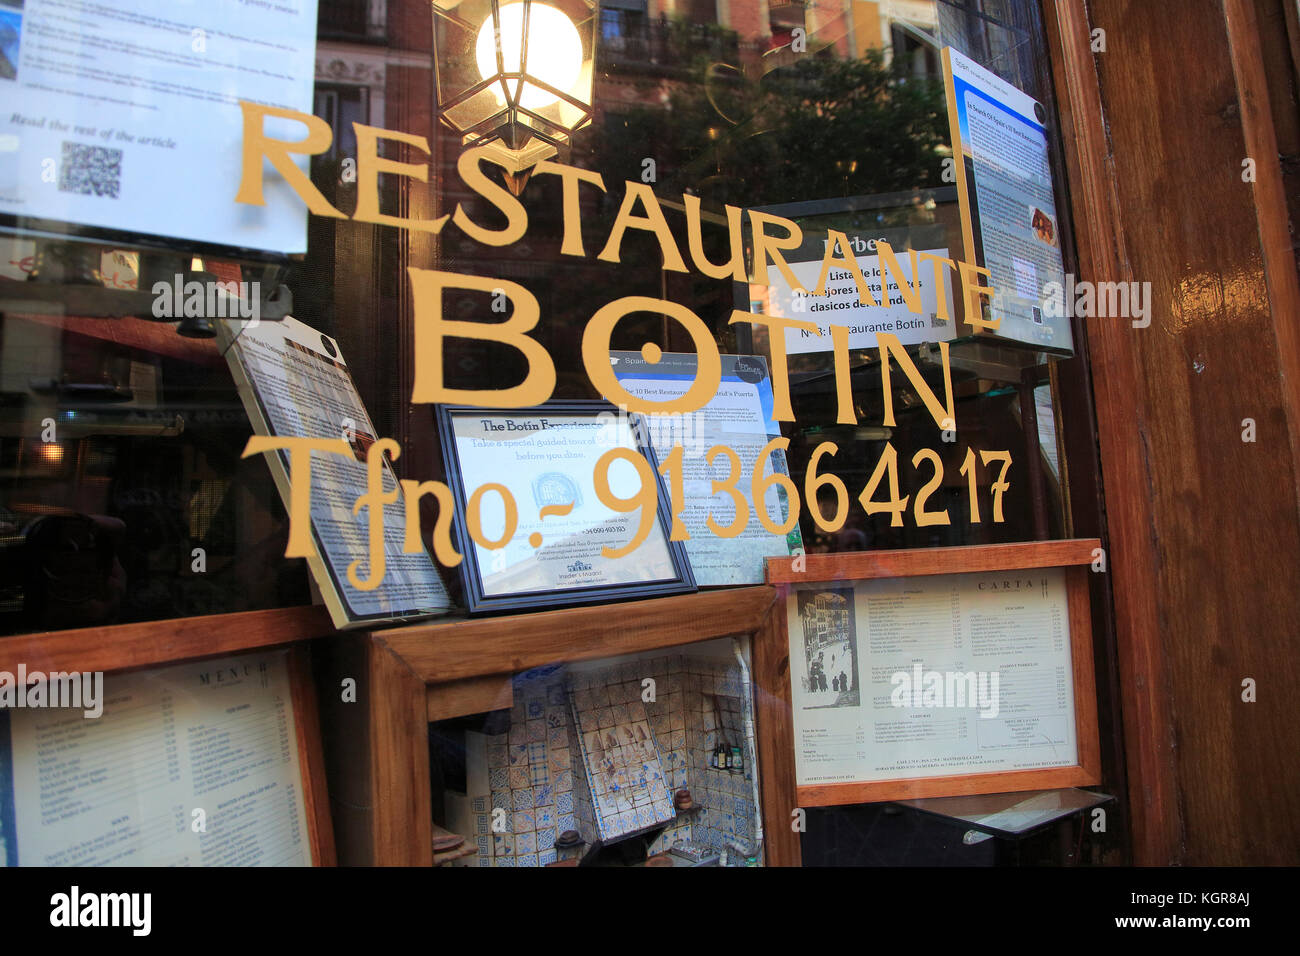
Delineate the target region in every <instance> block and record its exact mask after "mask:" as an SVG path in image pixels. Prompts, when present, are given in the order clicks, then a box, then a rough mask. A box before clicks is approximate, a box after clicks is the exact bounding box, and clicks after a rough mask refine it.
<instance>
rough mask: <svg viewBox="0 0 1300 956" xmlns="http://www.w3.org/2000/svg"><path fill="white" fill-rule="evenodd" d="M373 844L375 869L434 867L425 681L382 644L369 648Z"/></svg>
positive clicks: (371, 644)
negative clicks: (380, 867) (386, 867)
mask: <svg viewBox="0 0 1300 956" xmlns="http://www.w3.org/2000/svg"><path fill="white" fill-rule="evenodd" d="M367 659H368V665H369V666H368V671H369V677H370V682H369V688H370V693H369V694H368V700H367V701H366V703H365V706H366V710H367V714H368V718H369V727H368V728H367V730H368V734H369V740H370V806H371V807H372V808H373V810H372V812H371V814H370V826H371V833H370V839H371V842H372V845H373V847H374V857H373V859H372V860H370V861H368V862H371V863H373V864H375V865H377V866H433V794H432V792H431V789H430V786H429V733H428V728H429V725H428V723H427V722H426V719H425V689H424V681H422V680H420V679H419V678H418V677H417V676H416V675H415V674H413V673H412V672H411V670H410V668H408V667H407V666H406V665H405V664H404V663H403V662H402V660H401V659H400V658H399V657H397V656H396V655H394V654H393V653H392V651H391V650H390V649H389V648H388V647H387V646H386V645H385V644H384V642H383V641H382V640H379V639H377V638H371V640H370V642H369V644H368V645H367Z"/></svg>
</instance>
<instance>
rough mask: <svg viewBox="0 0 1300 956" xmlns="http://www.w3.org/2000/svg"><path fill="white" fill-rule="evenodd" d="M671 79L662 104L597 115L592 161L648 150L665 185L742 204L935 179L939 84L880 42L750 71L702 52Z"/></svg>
mask: <svg viewBox="0 0 1300 956" xmlns="http://www.w3.org/2000/svg"><path fill="white" fill-rule="evenodd" d="M669 88H670V90H671V92H669V93H668V97H667V101H666V102H664V103H663V104H662V105H659V104H655V105H652V106H648V105H637V106H635V107H633V108H631V109H630V110H629V111H627V112H621V113H620V114H619V115H617V116H614V115H610V116H609V117H608V120H609V121H607V122H597V123H596V124H595V129H594V130H593V132H592V134H591V135H592V140H591V149H592V152H593V154H594V155H593V159H594V161H595V162H594V164H593V165H594V166H595V168H597V169H621V168H626V167H627V166H628V164H629V159H630V158H632V157H641V156H650V157H652V158H653V159H654V160H655V164H656V166H657V172H658V182H659V188H658V190H657V191H658V192H659V193H660V194H661V195H666V194H668V193H670V192H673V191H677V190H683V191H684V190H690V191H691V192H694V193H697V194H699V195H701V196H702V197H706V198H713V199H716V200H719V201H725V202H729V203H732V204H733V205H742V206H743V205H766V204H771V203H778V202H791V201H797V200H802V199H822V198H828V197H834V196H852V195H870V194H873V193H882V192H892V191H897V190H904V189H913V188H917V187H927V186H938V185H941V173H942V169H941V158H940V153H939V149H940V147H942V146H944V145H945V144H946V142H947V135H946V123H947V121H946V113H945V108H944V96H943V89H942V85H941V84H938V83H936V82H934V81H930V80H925V79H920V78H916V77H907V78H904V77H903V76H902V74H901V73H899V72H897V71H895V70H893V69H891V68H890V67H888V66H886V65H885V63H884V60H883V56H882V54H881V53H880V51H874V50H873V51H870V52H869V53H868V54H867V55H866V56H865V57H864V58H862V59H857V60H839V59H830V58H822V57H817V56H812V55H809V56H806V57H803V58H801V59H799V60H797V61H796V62H795V63H794V64H793V65H791V66H787V67H782V68H780V69H777V70H773V71H771V72H769V73H767V74H766V75H764V76H762V77H761V78H759V79H757V80H755V79H752V78H750V77H748V76H746V75H745V74H743V73H742V72H741V71H740V70H738V69H737V68H735V67H733V66H729V65H726V64H722V63H717V62H709V61H708V60H706V59H705V58H703V57H700V58H697V59H696V60H695V61H694V64H693V65H692V66H691V67H690V69H689V70H688V71H687V78H686V79H685V81H684V82H674V83H671V85H670V87H669Z"/></svg>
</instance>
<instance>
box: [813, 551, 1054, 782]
mask: <svg viewBox="0 0 1300 956" xmlns="http://www.w3.org/2000/svg"><path fill="white" fill-rule="evenodd" d="M787 614H788V621H789V635H790V677H791V690H792V701H793V706H794V729H795V771H796V781H797V783H798V784H799V785H800V786H804V785H812V784H829V783H849V782H852V783H859V782H874V781H885V780H904V779H907V780H910V779H916V778H924V777H942V776H953V775H961V774H980V773H1002V772H1007V771H1016V770H1033V769H1043V768H1052V767H1071V766H1074V765H1075V764H1076V763H1078V756H1079V746H1078V741H1077V739H1076V722H1075V700H1074V678H1073V666H1072V656H1071V645H1070V617H1069V609H1068V601H1067V594H1066V572H1065V570H1064V569H1062V568H1052V569H1041V568H1035V569H1032V570H1018V571H996V572H978V573H965V574H944V575H926V576H918V577H906V578H877V579H871V580H862V581H843V582H835V583H824V584H806V585H804V584H799V585H795V586H793V587H791V588H790V590H789V593H788V601H787Z"/></svg>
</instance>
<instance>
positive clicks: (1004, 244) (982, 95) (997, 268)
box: [943, 47, 1074, 355]
mask: <svg viewBox="0 0 1300 956" xmlns="http://www.w3.org/2000/svg"><path fill="white" fill-rule="evenodd" d="M943 75H944V86H945V89H946V91H947V94H948V122H949V124H950V126H951V130H952V143H953V151H954V152H955V153H957V154H958V155H959V156H960V162H961V169H960V170H959V172H958V175H957V202H958V206H959V207H960V210H961V231H962V246H963V253H964V258H965V261H967V262H971V263H975V264H977V265H980V266H983V267H984V268H986V269H988V270H989V276H988V281H989V283H990V284H991V285H992V286H993V288H994V289H995V290H996V294H995V295H994V296H993V297H992V300H991V301H990V302H988V303H986V305H987V307H988V309H989V314H990V316H991V317H993V318H997V319H1000V324H999V326H998V328H997V330H996V331H994V332H990V333H987V334H988V335H989V336H990V337H992V338H995V339H999V340H1004V341H1008V342H1019V343H1024V344H1026V345H1030V346H1033V347H1034V348H1036V349H1042V350H1044V351H1050V352H1054V353H1056V354H1065V355H1071V354H1073V352H1074V338H1073V334H1072V333H1071V331H1070V321H1069V319H1068V317H1067V314H1066V312H1065V311H1064V310H1059V309H1052V308H1049V307H1048V301H1049V298H1050V297H1049V295H1048V293H1047V292H1046V291H1045V289H1046V287H1048V286H1049V285H1052V284H1056V288H1057V289H1060V288H1061V287H1062V286H1064V284H1065V281H1066V280H1065V266H1064V263H1063V261H1062V259H1061V235H1060V222H1059V221H1058V219H1057V216H1056V199H1055V194H1054V192H1053V189H1052V170H1051V163H1050V160H1049V153H1048V140H1047V126H1046V123H1047V112H1046V110H1044V108H1043V105H1042V104H1041V103H1039V102H1037V101H1036V100H1034V99H1033V97H1031V96H1029V95H1028V94H1027V93H1024V92H1022V91H1020V90H1018V89H1016V87H1014V86H1012V85H1011V84H1010V83H1008V82H1006V81H1005V80H1003V79H1002V78H1001V77H999V76H997V75H996V74H993V73H990V72H989V71H988V70H986V69H984V68H983V67H982V66H980V65H979V64H978V63H976V62H975V61H974V60H971V59H969V58H968V57H965V56H962V54H960V53H958V52H957V51H956V50H954V49H953V48H952V47H944V49H943ZM1058 294H1059V293H1058ZM1057 312H1059V313H1060V314H1054V313H1057Z"/></svg>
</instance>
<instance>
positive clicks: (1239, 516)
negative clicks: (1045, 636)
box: [1044, 0, 1300, 864]
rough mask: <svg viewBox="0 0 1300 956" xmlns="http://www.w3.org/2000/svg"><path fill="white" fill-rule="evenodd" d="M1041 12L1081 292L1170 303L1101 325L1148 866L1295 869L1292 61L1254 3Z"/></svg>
mask: <svg viewBox="0 0 1300 956" xmlns="http://www.w3.org/2000/svg"><path fill="white" fill-rule="evenodd" d="M1258 5H1259V6H1261V7H1268V6H1269V4H1268V3H1267V2H1265V0H1259V4H1258ZM1044 6H1045V9H1046V10H1047V13H1048V22H1049V34H1050V37H1049V39H1050V42H1051V44H1052V47H1053V53H1054V60H1055V64H1054V67H1055V71H1054V72H1055V80H1056V84H1057V93H1058V97H1059V99H1060V101H1061V113H1062V120H1063V126H1064V127H1065V137H1066V142H1067V152H1068V153H1069V156H1068V160H1069V167H1070V169H1069V173H1070V183H1069V187H1070V191H1071V199H1072V205H1073V209H1074V214H1075V217H1076V223H1077V231H1078V234H1079V235H1078V239H1079V251H1080V262H1081V269H1082V270H1083V272H1084V273H1085V274H1083V275H1082V276H1080V278H1081V279H1087V280H1092V281H1107V280H1113V281H1137V282H1149V283H1151V287H1150V288H1151V308H1152V312H1151V324H1150V326H1149V327H1147V328H1134V327H1133V326H1132V324H1131V321H1130V320H1129V319H1127V318H1089V319H1087V320H1086V328H1087V340H1088V348H1089V351H1090V357H1091V362H1092V368H1093V376H1094V384H1095V389H1096V401H1097V422H1098V432H1099V434H1098V441H1099V445H1100V449H1101V460H1102V481H1103V484H1104V489H1105V500H1106V508H1107V520H1108V531H1109V544H1110V554H1109V558H1110V562H1109V573H1110V575H1111V583H1112V588H1113V593H1114V598H1115V612H1116V631H1117V637H1118V642H1119V660H1120V683H1121V686H1122V699H1123V712H1124V737H1125V748H1126V759H1127V768H1128V773H1129V778H1130V792H1129V802H1130V807H1131V812H1132V813H1133V816H1134V820H1133V836H1134V858H1135V862H1138V863H1148V864H1162V863H1185V864H1252V863H1253V864H1271V863H1282V862H1294V860H1295V859H1296V857H1297V854H1300V804H1297V802H1296V801H1295V800H1294V798H1293V794H1294V793H1296V792H1298V791H1300V756H1298V755H1297V751H1296V747H1295V743H1294V733H1295V730H1294V726H1295V720H1294V708H1293V705H1292V703H1291V701H1290V695H1291V692H1292V688H1294V687H1296V686H1298V685H1300V656H1298V655H1297V654H1296V652H1295V642H1296V635H1297V633H1298V632H1300V586H1297V585H1298V584H1300V573H1297V570H1296V569H1297V567H1298V566H1300V511H1298V509H1297V501H1298V497H1297V489H1298V488H1300V481H1298V479H1300V474H1298V473H1297V466H1298V464H1300V292H1298V291H1297V278H1296V262H1295V256H1294V252H1293V250H1292V246H1291V241H1290V238H1289V231H1288V222H1287V206H1286V201H1285V188H1284V185H1283V183H1284V181H1283V178H1282V167H1281V164H1280V163H1279V158H1278V145H1277V137H1276V135H1275V130H1274V125H1273V119H1272V115H1271V109H1270V107H1271V106H1272V103H1271V101H1270V98H1269V97H1270V90H1269V86H1268V81H1269V78H1273V79H1274V81H1276V77H1277V69H1276V67H1277V66H1278V64H1272V66H1271V67H1270V68H1267V69H1266V66H1265V62H1264V59H1263V55H1262V54H1261V50H1262V49H1264V46H1265V45H1264V44H1263V43H1262V42H1261V36H1260V33H1259V25H1258V22H1257V20H1256V12H1255V7H1256V4H1255V3H1251V2H1247V0H1184V2H1181V3H1179V4H1178V5H1177V9H1176V11H1175V10H1174V9H1173V8H1172V7H1171V6H1169V5H1165V4H1149V3H1137V2H1131V0H1090V2H1089V3H1088V4H1087V13H1090V15H1091V19H1090V20H1089V19H1088V18H1087V14H1086V13H1085V10H1084V4H1083V3H1082V2H1081V0H1047V2H1045V4H1044ZM1095 28H1100V29H1103V30H1104V31H1105V44H1106V51H1105V52H1104V53H1096V54H1094V53H1092V51H1091V50H1090V48H1089V46H1090V45H1089V39H1090V36H1089V31H1090V30H1092V29H1095ZM1274 49H1285V48H1284V47H1274ZM1283 74H1284V75H1294V74H1293V73H1288V71H1286V70H1283ZM1276 95H1277V93H1276V91H1274V96H1276ZM1246 159H1252V160H1254V173H1255V179H1254V182H1247V181H1243V175H1242V174H1243V161H1244V160H1246ZM1247 418H1249V419H1252V420H1253V421H1254V423H1255V429H1256V441H1254V442H1253V443H1251V442H1245V441H1243V440H1242V433H1243V420H1244V419H1247ZM1245 678H1253V679H1254V680H1255V681H1256V682H1257V688H1258V691H1257V693H1258V698H1257V702H1256V703H1245V702H1243V701H1242V681H1243V679H1245Z"/></svg>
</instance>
